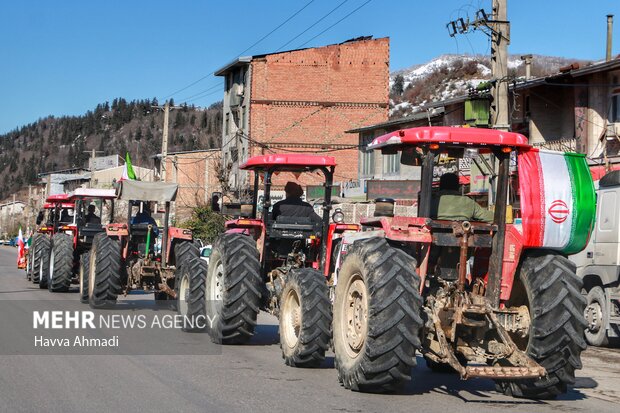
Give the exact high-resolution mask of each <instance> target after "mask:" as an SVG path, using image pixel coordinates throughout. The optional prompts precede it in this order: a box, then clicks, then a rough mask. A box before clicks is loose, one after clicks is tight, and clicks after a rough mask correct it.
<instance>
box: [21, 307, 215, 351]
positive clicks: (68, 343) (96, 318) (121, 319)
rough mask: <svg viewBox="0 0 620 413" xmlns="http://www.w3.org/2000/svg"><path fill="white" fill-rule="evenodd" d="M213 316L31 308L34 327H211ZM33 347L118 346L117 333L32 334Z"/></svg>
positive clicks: (75, 328) (107, 328)
mask: <svg viewBox="0 0 620 413" xmlns="http://www.w3.org/2000/svg"><path fill="white" fill-rule="evenodd" d="M216 318H217V316H208V315H199V316H186V315H185V316H184V315H179V314H163V315H159V314H154V315H150V316H147V315H146V314H95V313H94V312H93V311H63V310H45V311H33V313H32V328H33V329H34V330H55V331H56V330H104V329H105V330H132V329H138V330H143V329H179V330H181V329H187V328H189V329H192V330H202V329H205V328H206V327H212V326H213V323H214V322H215V319H216ZM34 346H35V347H118V346H119V336H118V335H113V336H112V337H110V338H88V337H85V336H84V335H76V336H75V337H72V338H46V337H45V336H44V335H35V337H34Z"/></svg>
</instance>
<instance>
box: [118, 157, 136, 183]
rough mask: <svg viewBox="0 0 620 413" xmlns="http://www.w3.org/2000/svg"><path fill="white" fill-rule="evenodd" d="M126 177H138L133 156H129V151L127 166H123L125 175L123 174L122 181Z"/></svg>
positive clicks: (126, 159) (126, 160) (126, 158)
mask: <svg viewBox="0 0 620 413" xmlns="http://www.w3.org/2000/svg"><path fill="white" fill-rule="evenodd" d="M125 179H133V180H135V179H136V173H135V172H134V171H133V166H132V165H131V157H130V156H129V152H126V153H125V168H123V176H121V181H123V180H125Z"/></svg>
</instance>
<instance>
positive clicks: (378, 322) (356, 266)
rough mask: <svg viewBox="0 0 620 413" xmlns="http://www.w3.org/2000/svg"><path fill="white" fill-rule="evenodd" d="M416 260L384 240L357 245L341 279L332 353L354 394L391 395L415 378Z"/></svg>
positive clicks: (419, 322) (418, 324) (419, 301)
mask: <svg viewBox="0 0 620 413" xmlns="http://www.w3.org/2000/svg"><path fill="white" fill-rule="evenodd" d="M415 268H416V261H415V259H414V258H413V257H411V256H409V255H407V254H406V253H405V252H403V251H401V250H398V249H396V248H393V247H391V246H390V245H389V244H388V243H387V241H386V240H384V239H382V238H369V239H365V240H361V241H357V242H355V243H354V244H353V245H352V246H351V248H350V249H349V251H348V253H347V256H346V258H345V259H344V262H343V264H342V267H341V269H340V272H339V275H338V284H337V286H336V300H335V302H334V352H335V354H336V358H335V364H336V368H337V369H338V378H339V380H340V382H341V383H342V385H343V386H344V387H345V388H347V389H351V390H355V391H366V392H385V391H393V390H395V389H397V388H398V387H400V386H401V385H402V384H404V383H405V382H407V381H409V380H410V379H411V375H410V373H411V367H412V366H414V365H415V351H416V349H418V348H420V337H419V331H420V328H421V327H422V318H421V316H420V309H421V306H422V297H421V296H420V292H419V286H420V278H419V277H418V275H417V274H416V272H415Z"/></svg>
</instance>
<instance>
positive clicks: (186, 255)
mask: <svg viewBox="0 0 620 413" xmlns="http://www.w3.org/2000/svg"><path fill="white" fill-rule="evenodd" d="M194 258H200V248H199V247H198V244H197V243H196V242H194V241H190V240H177V241H175V243H174V266H175V272H174V273H175V276H174V280H171V282H172V284H171V285H169V287H170V288H172V289H173V290H174V291H175V292H176V294H177V300H176V301H175V302H174V304H173V305H172V306H173V307H175V308H174V309H175V310H177V309H178V307H177V304H178V297H179V279H180V278H179V277H180V272H179V270H180V269H181V266H182V265H183V264H184V263H187V262H189V261H191V260H193V259H194ZM155 299H156V300H158V301H159V300H171V299H172V297H171V296H169V295H168V294H166V293H165V292H157V293H155Z"/></svg>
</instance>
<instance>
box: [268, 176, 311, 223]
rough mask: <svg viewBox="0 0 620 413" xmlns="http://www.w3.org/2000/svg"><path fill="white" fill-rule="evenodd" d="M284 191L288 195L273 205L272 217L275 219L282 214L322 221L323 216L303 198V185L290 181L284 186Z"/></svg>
mask: <svg viewBox="0 0 620 413" xmlns="http://www.w3.org/2000/svg"><path fill="white" fill-rule="evenodd" d="M284 192H285V194H286V197H285V198H284V199H283V200H281V201H278V202H276V203H275V205H274V206H273V212H272V217H273V220H274V221H275V220H276V219H277V218H278V216H280V215H282V216H286V217H306V218H310V219H311V220H312V222H321V217H319V216H318V215H317V214H316V212H314V208H312V205H310V204H309V203H307V202H305V201H303V200H302V199H301V197H302V195H303V194H304V190H303V189H302V188H301V185H299V184H297V183H295V182H291V181H289V182H287V183H286V185H285V186H284Z"/></svg>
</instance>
